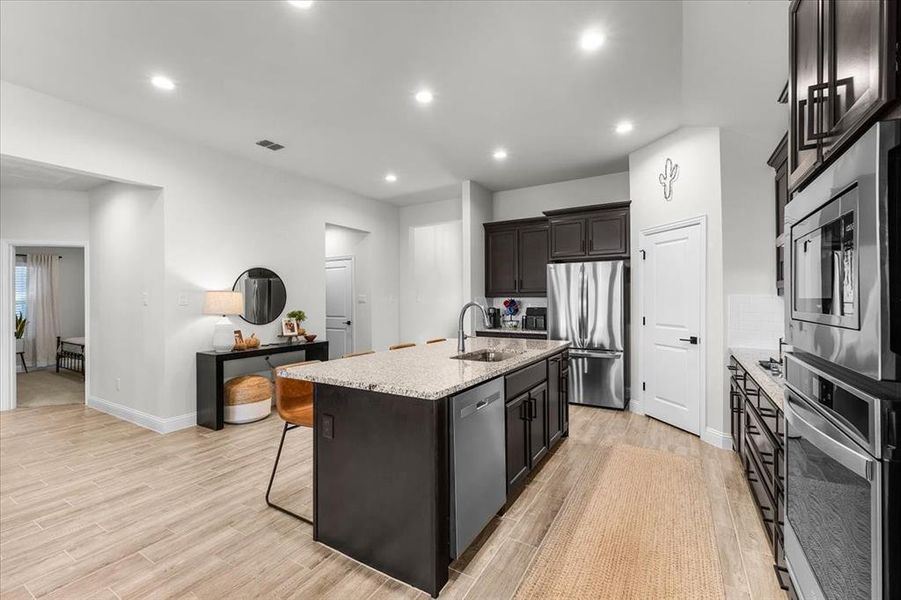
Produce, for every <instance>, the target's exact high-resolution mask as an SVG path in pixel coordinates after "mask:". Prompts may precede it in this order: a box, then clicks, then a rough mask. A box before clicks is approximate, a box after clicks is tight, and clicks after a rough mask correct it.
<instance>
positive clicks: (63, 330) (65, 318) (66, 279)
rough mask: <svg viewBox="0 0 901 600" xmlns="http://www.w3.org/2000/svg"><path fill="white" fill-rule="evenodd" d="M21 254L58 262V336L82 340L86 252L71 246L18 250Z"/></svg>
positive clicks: (34, 247)
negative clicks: (51, 257)
mask: <svg viewBox="0 0 901 600" xmlns="http://www.w3.org/2000/svg"><path fill="white" fill-rule="evenodd" d="M16 252H17V253H19V254H50V255H56V256H59V257H60V261H59V335H60V337H63V338H67V337H83V336H84V333H85V329H84V298H85V294H84V291H85V290H84V248H76V247H72V246H21V245H20V246H16Z"/></svg>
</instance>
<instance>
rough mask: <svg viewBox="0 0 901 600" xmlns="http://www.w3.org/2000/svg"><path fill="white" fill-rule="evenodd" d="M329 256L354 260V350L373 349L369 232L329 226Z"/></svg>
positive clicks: (327, 254)
mask: <svg viewBox="0 0 901 600" xmlns="http://www.w3.org/2000/svg"><path fill="white" fill-rule="evenodd" d="M325 256H326V257H327V258H329V257H338V256H341V257H347V256H352V257H353V258H354V295H355V298H354V326H353V335H354V347H353V350H354V351H356V352H359V351H362V350H371V349H372V310H371V307H372V303H371V302H370V297H371V296H372V256H371V250H370V244H369V232H368V231H359V230H357V229H351V228H349V227H341V226H340V225H332V224H329V223H326V225H325Z"/></svg>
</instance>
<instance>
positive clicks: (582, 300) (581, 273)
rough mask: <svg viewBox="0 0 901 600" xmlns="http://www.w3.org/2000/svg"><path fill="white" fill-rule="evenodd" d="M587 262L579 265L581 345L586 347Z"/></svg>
mask: <svg viewBox="0 0 901 600" xmlns="http://www.w3.org/2000/svg"><path fill="white" fill-rule="evenodd" d="M586 311H587V308H586V306H585V264H584V263H582V264H581V265H579V346H581V347H583V348H584V347H585V313H586Z"/></svg>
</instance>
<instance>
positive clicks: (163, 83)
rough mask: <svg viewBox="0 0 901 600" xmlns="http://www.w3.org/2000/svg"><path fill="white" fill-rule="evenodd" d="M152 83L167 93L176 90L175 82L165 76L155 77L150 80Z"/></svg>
mask: <svg viewBox="0 0 901 600" xmlns="http://www.w3.org/2000/svg"><path fill="white" fill-rule="evenodd" d="M150 83H152V84H153V87H155V88H157V89H160V90H166V91H167V92H171V91H172V90H174V89H175V82H174V81H172V80H171V79H169V78H168V77H166V76H165V75H154V76H153V77H152V78H151V79H150Z"/></svg>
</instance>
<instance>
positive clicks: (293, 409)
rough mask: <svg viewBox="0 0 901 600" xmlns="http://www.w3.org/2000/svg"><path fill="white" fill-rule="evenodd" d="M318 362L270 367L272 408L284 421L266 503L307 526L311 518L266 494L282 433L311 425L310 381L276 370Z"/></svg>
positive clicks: (311, 385) (310, 522)
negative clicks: (272, 500) (273, 387)
mask: <svg viewBox="0 0 901 600" xmlns="http://www.w3.org/2000/svg"><path fill="white" fill-rule="evenodd" d="M318 362H319V361H318V360H308V361H305V362H299V363H293V364H290V365H282V366H281V367H276V368H273V369H272V379H273V381H275V407H276V409H277V410H278V416H279V417H281V418H282V420H283V421H284V422H285V427H284V429H282V439H281V441H280V442H279V443H278V453H277V454H276V455H275V464H274V465H273V466H272V475H271V476H270V477H269V487H267V488H266V504H268V505H269V506H271V507H272V508H275V509H277V510H280V511H282V512H283V513H285V514H288V515H291V516H292V517H294V518H296V519H300V520H301V521H303V522H305V523H309V524H310V525H312V524H313V521H312V519H308V518H306V517H303V516H301V515H298V514H296V513H293V512H291V511H290V510H288V509H286V508H284V507H282V506H279V505H277V504H275V503H273V502H271V501H270V500H269V493H270V492H271V491H272V482H273V481H275V472H276V470H277V469H278V461H279V460H280V459H281V457H282V447H283V446H284V445H285V434H286V433H288V432H289V431H291V430H292V429H297V428H298V427H310V428H312V427H313V384H312V383H311V382H309V381H303V380H302V379H293V378H291V377H280V376H279V374H278V370H279V369H288V368H293V367H302V366H304V365H311V364H314V363H318Z"/></svg>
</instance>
